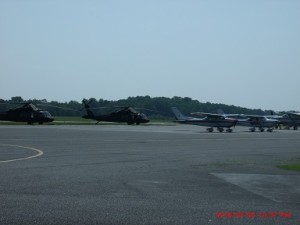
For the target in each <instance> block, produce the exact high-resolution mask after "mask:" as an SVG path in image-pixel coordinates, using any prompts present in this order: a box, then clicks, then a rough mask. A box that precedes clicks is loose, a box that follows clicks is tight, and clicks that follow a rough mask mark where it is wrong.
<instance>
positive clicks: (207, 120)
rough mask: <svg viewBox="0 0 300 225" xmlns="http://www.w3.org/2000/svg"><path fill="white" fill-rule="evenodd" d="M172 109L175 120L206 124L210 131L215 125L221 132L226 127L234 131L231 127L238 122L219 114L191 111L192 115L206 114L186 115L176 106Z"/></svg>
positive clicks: (228, 130) (185, 122) (229, 130)
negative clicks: (196, 116)
mask: <svg viewBox="0 0 300 225" xmlns="http://www.w3.org/2000/svg"><path fill="white" fill-rule="evenodd" d="M171 110H172V112H173V114H174V116H175V118H176V120H175V122H178V123H183V124H192V125H198V126H205V127H208V128H207V131H208V132H213V131H214V127H216V128H217V130H218V131H219V132H223V131H224V128H227V129H226V131H227V132H232V129H231V127H234V126H235V125H236V123H237V120H236V119H231V118H227V117H225V116H223V115H219V114H212V113H203V112H195V113H191V114H192V115H198V116H204V117H203V118H195V117H187V116H184V115H183V114H182V113H181V112H180V111H179V110H178V109H177V108H176V107H172V108H171Z"/></svg>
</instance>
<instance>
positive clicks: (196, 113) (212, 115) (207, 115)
mask: <svg viewBox="0 0 300 225" xmlns="http://www.w3.org/2000/svg"><path fill="white" fill-rule="evenodd" d="M191 115H197V116H206V117H207V118H215V119H219V118H225V116H224V115H220V114H214V113H204V112H193V113H191Z"/></svg>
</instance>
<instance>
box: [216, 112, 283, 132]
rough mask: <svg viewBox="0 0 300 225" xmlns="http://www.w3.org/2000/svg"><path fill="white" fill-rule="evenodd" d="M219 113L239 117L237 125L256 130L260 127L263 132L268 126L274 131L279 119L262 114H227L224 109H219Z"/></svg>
mask: <svg viewBox="0 0 300 225" xmlns="http://www.w3.org/2000/svg"><path fill="white" fill-rule="evenodd" d="M218 113H219V114H221V115H223V116H227V117H228V118H232V119H233V118H234V119H237V125H239V126H246V127H250V128H249V130H250V131H252V132H254V131H255V130H256V128H258V129H259V130H260V131H261V132H264V131H265V129H266V128H267V131H268V132H272V131H273V127H275V126H276V125H277V124H278V120H276V119H270V118H267V117H266V116H260V115H244V114H225V113H224V112H223V110H221V109H219V110H218Z"/></svg>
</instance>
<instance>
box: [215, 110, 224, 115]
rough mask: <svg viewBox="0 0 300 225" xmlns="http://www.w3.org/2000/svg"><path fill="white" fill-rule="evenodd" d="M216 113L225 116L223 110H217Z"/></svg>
mask: <svg viewBox="0 0 300 225" xmlns="http://www.w3.org/2000/svg"><path fill="white" fill-rule="evenodd" d="M217 113H218V114H219V115H222V116H225V113H224V111H223V109H218V110H217Z"/></svg>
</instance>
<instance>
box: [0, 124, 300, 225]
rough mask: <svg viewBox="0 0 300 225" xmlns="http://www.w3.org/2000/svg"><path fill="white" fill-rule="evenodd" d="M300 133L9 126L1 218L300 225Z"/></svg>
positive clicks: (1, 132) (2, 131)
mask: <svg viewBox="0 0 300 225" xmlns="http://www.w3.org/2000/svg"><path fill="white" fill-rule="evenodd" d="M299 158H300V131H292V130H291V131H284V130H282V131H274V132H273V133H268V132H264V133H261V132H255V133H251V132H248V131H247V130H246V129H243V128H236V129H235V130H234V132H233V133H207V132H206V131H205V128H202V127H198V126H188V125H187V126H186V125H176V126H159V125H151V126H127V125H115V126H111V125H97V126H96V125H95V126H93V125H90V126H75V125H74V126H65V125H59V126H51V125H48V126H7V125H3V126H0V179H1V184H0V224H2V225H3V224H9V225H13V224H20V225H26V224H30V225H34V224H37V225H42V224H59V225H61V224H72V225H74V224H94V225H96V224H105V225H106V224H107V225H108V224H111V225H115V224H128V225H131V224H132V225H138V224H139V225H140V224H147V225H148V224H149V225H152V224H153V225H154V224H155V225H156V224H172V225H175V224H181V225H188V224H200V225H202V224H204V225H205V224H211V225H222V224H234V225H244V224H255V225H260V224H262V225H266V224H278V225H287V224H289V225H297V224H300V173H299V172H296V171H287V170H282V169H279V168H277V167H276V165H279V164H287V163H292V162H293V161H298V162H299Z"/></svg>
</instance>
